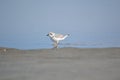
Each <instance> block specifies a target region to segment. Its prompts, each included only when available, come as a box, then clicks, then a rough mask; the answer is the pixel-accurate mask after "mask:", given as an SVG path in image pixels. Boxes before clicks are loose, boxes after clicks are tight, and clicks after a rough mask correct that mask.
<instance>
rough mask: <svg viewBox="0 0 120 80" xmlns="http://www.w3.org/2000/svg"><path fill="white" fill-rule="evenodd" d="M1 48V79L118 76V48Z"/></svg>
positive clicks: (104, 79)
mask: <svg viewBox="0 0 120 80" xmlns="http://www.w3.org/2000/svg"><path fill="white" fill-rule="evenodd" d="M3 49H4V48H0V80H120V48H91V49H80V48H60V49H36V50H19V49H12V48H6V50H3Z"/></svg>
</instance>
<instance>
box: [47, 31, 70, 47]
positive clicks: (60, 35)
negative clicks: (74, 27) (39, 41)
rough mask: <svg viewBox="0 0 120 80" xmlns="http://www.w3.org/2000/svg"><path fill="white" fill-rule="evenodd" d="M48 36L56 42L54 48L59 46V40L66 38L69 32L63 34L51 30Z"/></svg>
mask: <svg viewBox="0 0 120 80" xmlns="http://www.w3.org/2000/svg"><path fill="white" fill-rule="evenodd" d="M47 36H49V37H50V39H51V40H52V41H53V42H54V44H53V45H54V48H58V44H59V41H61V40H64V39H65V38H66V37H68V36H69V34H67V35H62V34H56V33H54V32H49V33H48V34H47Z"/></svg>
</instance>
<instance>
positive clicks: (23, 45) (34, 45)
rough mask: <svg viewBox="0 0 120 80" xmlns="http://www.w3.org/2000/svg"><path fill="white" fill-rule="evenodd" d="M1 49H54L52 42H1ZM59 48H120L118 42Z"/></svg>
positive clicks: (69, 44) (64, 45) (65, 44)
mask: <svg viewBox="0 0 120 80" xmlns="http://www.w3.org/2000/svg"><path fill="white" fill-rule="evenodd" d="M0 47H8V48H17V49H49V48H53V43H52V42H46V43H45V42H41V43H40V42H1V43H0ZM59 47H60V48H63V47H76V48H105V47H120V43H118V42H104V43H103V42H94V43H93V42H81V43H75V42H61V43H59Z"/></svg>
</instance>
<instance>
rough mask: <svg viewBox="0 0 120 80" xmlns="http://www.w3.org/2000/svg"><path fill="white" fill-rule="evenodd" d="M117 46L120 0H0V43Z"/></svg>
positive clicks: (119, 41)
mask: <svg viewBox="0 0 120 80" xmlns="http://www.w3.org/2000/svg"><path fill="white" fill-rule="evenodd" d="M50 31H52V32H56V33H62V34H70V37H68V38H66V39H65V40H64V41H61V43H60V47H80V48H91V47H120V0H0V47H12V48H18V49H38V48H51V47H52V41H51V40H50V39H49V37H47V36H46V34H47V33H48V32H50Z"/></svg>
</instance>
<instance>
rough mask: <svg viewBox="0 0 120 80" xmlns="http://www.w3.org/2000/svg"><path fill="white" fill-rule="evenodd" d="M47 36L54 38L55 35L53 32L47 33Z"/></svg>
mask: <svg viewBox="0 0 120 80" xmlns="http://www.w3.org/2000/svg"><path fill="white" fill-rule="evenodd" d="M47 36H49V37H54V36H55V33H54V32H49V33H48V34H47Z"/></svg>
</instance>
